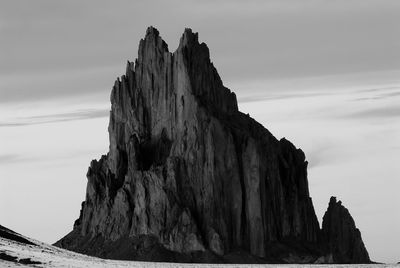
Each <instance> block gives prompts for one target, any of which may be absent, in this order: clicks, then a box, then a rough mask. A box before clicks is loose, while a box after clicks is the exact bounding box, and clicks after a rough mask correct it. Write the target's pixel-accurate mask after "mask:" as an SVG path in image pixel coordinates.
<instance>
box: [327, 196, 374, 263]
mask: <svg viewBox="0 0 400 268" xmlns="http://www.w3.org/2000/svg"><path fill="white" fill-rule="evenodd" d="M322 233H323V238H324V240H325V243H326V244H327V245H328V249H329V251H330V252H331V254H332V255H333V259H334V262H335V263H370V262H371V260H370V258H369V255H368V252H367V250H366V248H365V245H364V242H363V241H362V238H361V233H360V231H359V230H358V229H357V228H356V225H355V223H354V219H353V217H352V216H351V215H350V213H349V211H348V209H347V208H345V207H344V206H343V205H342V202H341V201H337V199H336V197H334V196H332V197H331V198H330V200H329V206H328V210H327V211H326V213H325V215H324V217H323V222H322Z"/></svg>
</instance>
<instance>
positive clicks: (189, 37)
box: [179, 28, 199, 47]
mask: <svg viewBox="0 0 400 268" xmlns="http://www.w3.org/2000/svg"><path fill="white" fill-rule="evenodd" d="M193 45H199V34H198V33H193V31H192V29H190V28H185V31H184V32H183V34H182V37H181V39H180V40H179V47H184V46H193Z"/></svg>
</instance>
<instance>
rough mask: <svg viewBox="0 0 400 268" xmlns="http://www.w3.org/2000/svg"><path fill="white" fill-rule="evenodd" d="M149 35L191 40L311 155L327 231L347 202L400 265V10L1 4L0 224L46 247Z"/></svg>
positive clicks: (281, 1) (378, 254) (340, 5)
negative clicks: (330, 214)
mask: <svg viewBox="0 0 400 268" xmlns="http://www.w3.org/2000/svg"><path fill="white" fill-rule="evenodd" d="M150 25H152V26H155V27H156V28H157V29H158V30H159V31H160V34H161V36H162V38H163V39H164V40H165V41H166V42H167V43H168V45H169V49H170V51H174V50H175V49H176V47H177V45H178V42H179V37H180V36H181V34H182V33H183V30H184V28H185V27H190V28H192V29H193V31H195V32H199V39H200V41H201V42H205V43H207V45H208V47H209V48H210V54H211V60H212V61H213V63H214V65H215V66H216V68H217V69H218V72H219V74H220V76H221V78H222V80H223V81H224V84H225V86H227V87H229V88H230V89H231V90H233V91H234V92H235V93H236V94H237V96H238V101H239V108H240V109H241V110H242V111H243V112H245V113H249V114H250V115H251V116H252V117H253V118H255V119H256V120H258V121H259V122H260V123H262V124H263V125H264V126H265V127H266V128H268V129H269V130H270V131H271V132H272V133H273V134H274V135H275V136H276V137H277V138H282V137H286V138H288V139H289V140H291V141H292V142H293V143H294V144H295V145H296V146H297V147H300V148H301V149H302V150H303V151H304V152H305V154H306V157H307V160H308V162H309V169H308V175H309V186H310V193H311V196H312V198H313V202H314V206H315V209H316V213H317V216H318V218H319V221H320V223H321V221H322V216H323V213H324V212H325V210H326V208H327V206H328V202H329V197H330V196H332V195H334V196H337V197H338V199H340V200H342V201H343V204H344V205H345V206H346V207H347V208H348V209H349V211H350V213H351V214H352V216H353V218H354V219H355V222H356V225H357V227H358V228H359V229H360V230H361V233H362V237H363V240H364V243H365V244H366V247H367V249H368V251H369V253H370V256H371V258H372V259H373V260H375V261H379V262H398V261H400V248H399V247H398V243H399V240H400V229H399V228H398V226H400V214H399V208H400V195H399V194H398V189H400V178H399V177H400V165H399V164H398V161H399V159H400V105H399V104H400V27H399V25H400V1H398V0H334V1H327V0H270V1H261V0H260V1H239V0H229V1H228V0H218V1H210V0H205V1H194V0H185V1H183V0H182V1H178V0H172V1H94V0H88V1H50V0H47V1H42V0H37V1H29V0H26V1H21V0H13V1H11V0H10V1H1V2H0V40H1V42H0V224H2V225H4V226H7V227H8V228H11V229H14V230H15V231H18V232H20V233H22V234H24V235H27V236H30V237H33V238H35V239H38V240H41V241H44V242H49V243H54V242H55V241H56V240H58V239H59V238H61V237H62V236H64V235H65V234H66V233H68V232H69V231H71V230H72V225H73V222H74V220H75V219H76V218H78V216H79V210H80V203H81V202H82V201H83V200H84V198H85V190H86V181H87V180H86V177H85V174H86V171H87V168H88V166H89V163H90V161H91V160H92V159H95V158H97V159H98V158H99V157H100V156H101V155H102V154H105V153H106V152H107V151H108V133H107V125H108V114H109V109H110V103H109V96H110V92H111V88H112V85H113V84H114V81H115V79H116V78H117V77H118V76H121V75H122V74H123V73H124V71H125V67H126V61H127V60H130V61H133V60H134V59H135V58H136V57H137V49H138V43H139V40H140V39H141V38H143V37H144V35H145V31H146V28H147V27H148V26H150Z"/></svg>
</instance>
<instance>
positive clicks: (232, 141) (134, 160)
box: [57, 27, 323, 262]
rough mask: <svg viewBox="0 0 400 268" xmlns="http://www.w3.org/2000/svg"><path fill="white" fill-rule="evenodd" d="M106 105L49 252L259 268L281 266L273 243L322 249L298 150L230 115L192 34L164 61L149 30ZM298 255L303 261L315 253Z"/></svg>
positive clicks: (232, 101)
mask: <svg viewBox="0 0 400 268" xmlns="http://www.w3.org/2000/svg"><path fill="white" fill-rule="evenodd" d="M111 103H112V107H111V112H110V123H109V127H108V131H109V138H110V148H109V152H108V154H107V155H105V156H102V157H101V159H100V160H98V161H97V160H93V161H92V163H91V165H90V167H89V170H88V173H87V177H88V184H87V194H86V200H85V202H84V203H83V204H82V210H81V215H80V217H79V219H78V220H77V221H76V223H75V225H74V230H73V231H72V232H71V233H70V234H68V235H67V236H66V237H64V238H63V239H62V240H60V241H59V242H58V243H57V245H59V246H61V247H65V248H68V249H72V250H75V251H79V252H84V253H88V254H92V255H97V256H101V257H107V258H124V259H145V260H164V261H165V260H166V261H216V262H218V261H220V262H228V261H229V260H230V259H229V258H231V257H232V254H239V255H240V254H242V255H243V254H247V255H248V256H251V257H248V258H247V259H246V260H247V262H259V261H261V262H262V261H263V260H268V259H273V260H274V261H279V260H277V259H276V258H277V257H276V256H275V255H276V254H275V251H274V250H272V249H275V248H276V245H280V248H283V251H280V252H279V256H281V255H282V254H283V255H285V254H286V253H287V254H289V251H290V253H291V254H300V253H298V250H297V248H304V247H303V245H316V244H317V243H319V241H320V229H319V224H318V220H317V218H316V215H315V212H314V208H313V204H312V201H311V198H310V196H309V190H308V181H307V162H306V161H305V155H304V153H303V152H302V151H301V150H300V149H296V147H295V146H294V145H293V144H291V143H290V142H289V141H287V140H286V139H282V140H277V139H276V138H275V137H274V136H273V135H272V134H271V133H270V132H269V131H268V130H267V129H265V128H264V127H263V126H262V125H260V124H259V123H257V122H256V121H255V120H254V119H252V118H251V117H249V116H248V115H245V114H243V113H241V112H239V111H238V106H237V101H236V96H235V94H234V93H233V92H231V91H230V90H229V89H228V88H226V87H224V86H223V84H222V81H221V79H220V77H219V75H218V73H217V71H216V69H215V68H214V66H213V64H212V63H211V61H210V58H209V50H208V48H207V46H206V44H204V43H201V44H200V43H199V42H198V35H197V33H193V32H192V31H191V30H190V29H186V30H185V32H184V33H183V35H182V37H181V39H180V43H179V47H178V48H177V50H176V51H175V52H173V53H171V52H169V50H168V46H167V44H166V43H165V42H164V41H163V40H162V39H161V37H160V36H159V32H158V31H157V30H156V29H155V28H152V27H150V28H148V29H147V32H146V36H145V38H144V39H143V40H141V41H140V44H139V52H138V58H137V60H136V61H135V63H131V62H128V64H127V68H126V74H125V75H123V76H122V77H121V78H120V79H118V80H117V81H116V82H115V85H114V87H113V90H112V93H111ZM121 245H123V246H121ZM282 245H284V246H282ZM292 245H296V246H295V247H293V248H291V246H292ZM121 248H123V250H121ZM312 248H318V247H314V246H313V247H312ZM160 252H161V253H160ZM237 252H240V253H237ZM305 252H306V253H304V252H302V253H301V254H303V255H304V254H305V255H307V254H308V255H310V256H311V257H309V258H308V259H307V261H306V262H310V261H313V260H315V259H316V258H318V257H319V256H320V255H323V254H321V253H320V252H319V251H318V250H313V249H309V250H305ZM310 252H311V253H310ZM247 255H246V256H247ZM224 256H225V257H224ZM226 256H230V257H229V258H228V257H226ZM232 258H233V257H232ZM300 259H301V258H300ZM303 259H304V258H303Z"/></svg>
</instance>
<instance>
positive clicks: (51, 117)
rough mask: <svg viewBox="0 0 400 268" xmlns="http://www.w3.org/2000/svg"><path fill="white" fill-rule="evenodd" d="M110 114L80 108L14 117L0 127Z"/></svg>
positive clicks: (82, 118) (99, 116) (98, 110)
mask: <svg viewBox="0 0 400 268" xmlns="http://www.w3.org/2000/svg"><path fill="white" fill-rule="evenodd" d="M108 115H109V111H108V110H105V109H88V110H78V111H73V112H66V113H58V114H48V115H36V116H26V117H18V118H13V119H11V120H9V121H3V122H0V127H20V126H28V125H38V124H49V123H59V122H67V121H76V120H86V119H94V118H101V117H107V116H108Z"/></svg>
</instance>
